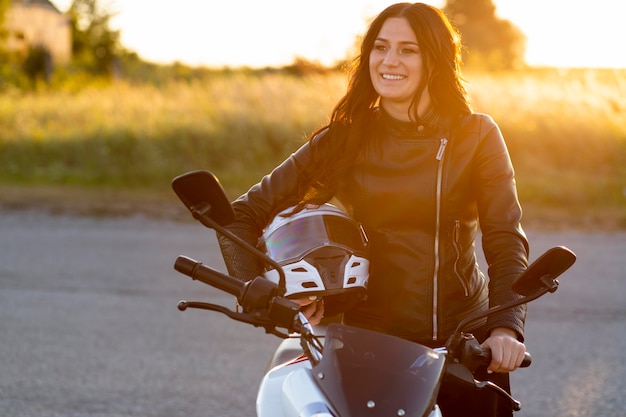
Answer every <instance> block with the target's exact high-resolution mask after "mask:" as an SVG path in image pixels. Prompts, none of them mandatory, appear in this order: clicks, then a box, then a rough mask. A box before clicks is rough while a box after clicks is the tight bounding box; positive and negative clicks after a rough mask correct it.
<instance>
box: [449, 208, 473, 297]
mask: <svg viewBox="0 0 626 417" xmlns="http://www.w3.org/2000/svg"><path fill="white" fill-rule="evenodd" d="M453 238H454V239H453V240H454V250H455V251H456V259H455V261H454V274H455V275H456V277H457V279H458V280H459V282H460V283H461V287H463V294H465V297H467V296H468V295H469V290H468V289H467V284H466V283H465V280H464V279H463V276H462V275H461V274H460V273H459V260H460V259H461V243H460V240H461V221H460V220H455V221H454V236H453Z"/></svg>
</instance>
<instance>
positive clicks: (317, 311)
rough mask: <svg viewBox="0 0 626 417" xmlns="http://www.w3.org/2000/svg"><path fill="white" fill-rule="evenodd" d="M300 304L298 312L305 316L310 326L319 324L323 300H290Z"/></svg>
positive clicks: (322, 310)
mask: <svg viewBox="0 0 626 417" xmlns="http://www.w3.org/2000/svg"><path fill="white" fill-rule="evenodd" d="M291 301H293V302H296V303H298V304H300V307H301V308H300V311H301V312H302V314H304V315H305V316H306V318H307V319H308V320H309V323H311V325H312V326H317V325H318V324H320V321H321V320H322V317H324V300H323V299H321V300H317V298H313V299H311V298H296V299H294V300H291Z"/></svg>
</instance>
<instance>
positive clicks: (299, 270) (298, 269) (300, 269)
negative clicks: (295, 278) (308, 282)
mask: <svg viewBox="0 0 626 417" xmlns="http://www.w3.org/2000/svg"><path fill="white" fill-rule="evenodd" d="M291 272H309V271H307V270H306V268H302V267H301V266H299V267H298V268H294V269H292V270H291Z"/></svg>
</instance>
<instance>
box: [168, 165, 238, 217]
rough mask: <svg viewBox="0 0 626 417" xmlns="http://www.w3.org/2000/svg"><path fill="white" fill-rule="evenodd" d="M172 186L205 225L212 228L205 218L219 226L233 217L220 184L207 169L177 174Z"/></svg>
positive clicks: (192, 212)
mask: <svg viewBox="0 0 626 417" xmlns="http://www.w3.org/2000/svg"><path fill="white" fill-rule="evenodd" d="M172 188H173V189H174V192H175V193H176V195H177V196H178V198H179V199H180V200H181V201H182V202H183V204H184V205H185V206H186V207H187V209H189V211H190V212H191V214H193V217H194V218H195V219H197V220H199V221H200V222H201V223H202V224H203V225H205V226H206V227H209V228H213V225H212V224H211V222H210V221H207V218H208V219H209V220H211V221H213V222H215V223H217V224H219V225H220V226H227V225H229V224H230V223H232V222H233V220H234V219H235V213H234V212H233V208H232V206H231V205H230V202H229V201H228V198H227V197H226V193H225V192H224V189H223V188H222V185H221V184H220V182H219V180H218V179H217V177H216V176H215V175H213V174H211V173H210V172H209V171H191V172H188V173H186V174H182V175H179V176H178V177H176V178H174V180H172Z"/></svg>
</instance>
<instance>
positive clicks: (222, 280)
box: [174, 256, 245, 299]
mask: <svg viewBox="0 0 626 417" xmlns="http://www.w3.org/2000/svg"><path fill="white" fill-rule="evenodd" d="M174 269H175V270H177V271H178V272H180V273H181V274H184V275H187V276H189V277H191V279H194V280H197V281H201V282H204V283H205V284H209V285H210V286H212V287H215V288H217V289H220V290H222V291H225V292H227V293H229V294H231V295H234V296H235V297H237V299H240V298H241V295H242V294H243V292H244V289H245V283H244V282H243V281H240V280H238V279H236V278H233V277H230V276H228V275H225V274H222V273H221V272H219V271H216V270H215V269H213V268H211V267H208V266H206V265H204V264H202V262H198V261H195V260H193V259H191V258H188V257H186V256H179V257H178V258H176V262H175V263H174Z"/></svg>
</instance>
